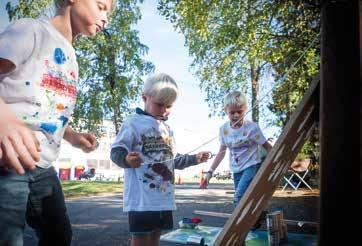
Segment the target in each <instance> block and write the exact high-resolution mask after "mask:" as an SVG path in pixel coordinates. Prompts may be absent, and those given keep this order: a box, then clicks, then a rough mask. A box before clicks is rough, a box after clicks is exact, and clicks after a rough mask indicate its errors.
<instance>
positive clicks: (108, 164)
mask: <svg viewBox="0 0 362 246" xmlns="http://www.w3.org/2000/svg"><path fill="white" fill-rule="evenodd" d="M99 168H101V169H110V168H111V162H110V161H109V160H100V161H99Z"/></svg>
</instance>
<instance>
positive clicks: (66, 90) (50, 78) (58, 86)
mask: <svg viewBox="0 0 362 246" xmlns="http://www.w3.org/2000/svg"><path fill="white" fill-rule="evenodd" d="M40 86H42V87H45V88H46V89H49V90H53V91H55V92H56V93H58V94H61V95H66V96H69V97H72V98H76V97H77V88H76V87H75V86H74V85H69V84H66V83H65V82H64V81H63V80H61V79H60V78H58V77H56V76H54V75H52V74H43V78H42V81H41V83H40ZM49 90H47V92H48V91H49Z"/></svg>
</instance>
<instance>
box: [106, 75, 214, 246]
mask: <svg viewBox="0 0 362 246" xmlns="http://www.w3.org/2000/svg"><path fill="white" fill-rule="evenodd" d="M178 91H179V90H178V87H177V85H176V82H175V81H174V79H173V78H171V77H170V76H169V75H167V74H157V75H154V76H152V77H150V78H149V79H148V80H147V81H146V83H145V85H144V89H143V93H142V99H143V102H144V110H142V109H140V108H137V109H136V114H134V115H132V116H130V117H129V118H128V119H127V120H126V121H125V122H124V123H123V125H122V128H121V130H120V132H119V133H118V135H117V137H116V140H115V142H114V143H113V145H112V150H111V159H112V161H113V162H115V163H116V164H118V165H119V166H121V167H123V168H124V170H125V181H124V192H123V197H124V204H123V211H125V212H128V216H129V229H130V233H131V235H132V241H131V245H132V246H144V245H159V240H160V235H161V231H165V230H171V229H172V228H173V218H172V211H173V210H175V209H176V204H175V198H174V169H183V168H185V167H188V166H191V165H197V164H199V163H201V162H205V161H206V160H207V159H208V157H209V152H200V153H198V154H196V155H180V154H176V155H175V149H174V147H175V146H174V136H173V132H172V131H171V129H170V127H169V126H168V125H167V124H166V123H165V121H166V120H167V118H168V116H169V114H170V113H171V109H172V106H173V103H174V102H175V100H176V98H177V95H178Z"/></svg>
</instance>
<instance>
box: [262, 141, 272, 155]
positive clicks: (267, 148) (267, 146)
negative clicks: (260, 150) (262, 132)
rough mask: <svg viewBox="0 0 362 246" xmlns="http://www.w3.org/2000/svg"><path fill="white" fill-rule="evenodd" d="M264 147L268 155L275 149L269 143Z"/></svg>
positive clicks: (264, 144)
mask: <svg viewBox="0 0 362 246" xmlns="http://www.w3.org/2000/svg"><path fill="white" fill-rule="evenodd" d="M263 147H264V149H265V150H266V152H267V153H269V151H270V150H271V149H272V148H273V146H272V145H271V144H270V143H269V142H268V141H266V142H265V143H263Z"/></svg>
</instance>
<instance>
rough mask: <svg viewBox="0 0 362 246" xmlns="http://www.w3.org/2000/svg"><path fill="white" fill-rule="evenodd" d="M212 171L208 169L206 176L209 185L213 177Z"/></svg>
mask: <svg viewBox="0 0 362 246" xmlns="http://www.w3.org/2000/svg"><path fill="white" fill-rule="evenodd" d="M212 173H213V172H212V171H208V172H207V174H206V177H205V182H206V185H208V184H209V183H210V179H211V178H212Z"/></svg>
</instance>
